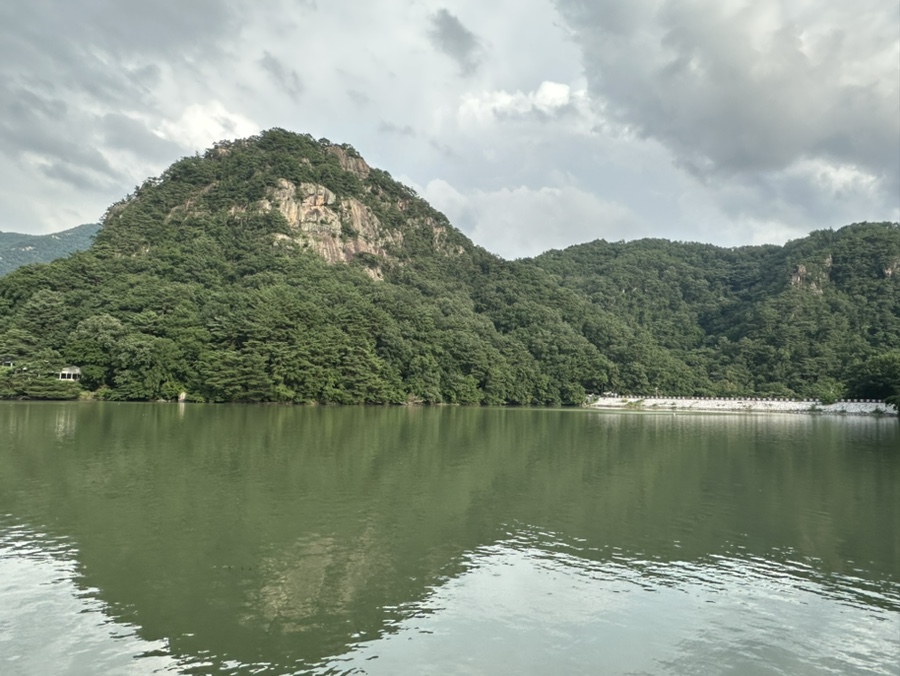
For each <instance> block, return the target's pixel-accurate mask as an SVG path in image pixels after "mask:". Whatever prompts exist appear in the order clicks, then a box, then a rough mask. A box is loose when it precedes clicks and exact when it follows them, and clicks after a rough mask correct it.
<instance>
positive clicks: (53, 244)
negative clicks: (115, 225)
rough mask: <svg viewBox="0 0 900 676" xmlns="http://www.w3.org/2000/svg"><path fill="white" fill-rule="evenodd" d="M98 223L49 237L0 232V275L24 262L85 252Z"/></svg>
mask: <svg viewBox="0 0 900 676" xmlns="http://www.w3.org/2000/svg"><path fill="white" fill-rule="evenodd" d="M99 229H100V224H99V223H85V224H84V225H79V226H77V227H75V228H70V229H69V230H63V231H62V232H55V233H53V234H52V235H23V234H20V233H18V232H0V276H2V275H5V274H6V273H7V272H12V271H13V270H15V269H16V268H18V267H21V266H22V265H27V264H28V263H47V262H49V261H52V260H55V259H57V258H62V257H63V256H68V255H69V254H70V253H72V252H73V251H81V250H82V249H87V248H88V247H89V246H90V245H91V238H92V237H93V236H94V233H96V232H97V230H99Z"/></svg>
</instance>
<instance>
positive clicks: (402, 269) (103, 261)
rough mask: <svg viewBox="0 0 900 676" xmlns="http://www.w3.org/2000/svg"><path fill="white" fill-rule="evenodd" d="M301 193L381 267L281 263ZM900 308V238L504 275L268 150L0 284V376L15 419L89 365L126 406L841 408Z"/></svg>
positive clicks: (313, 151)
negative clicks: (349, 206)
mask: <svg viewBox="0 0 900 676" xmlns="http://www.w3.org/2000/svg"><path fill="white" fill-rule="evenodd" d="M342 162H343V163H344V165H346V166H350V167H351V168H353V167H355V169H354V171H348V170H345V169H344V168H342ZM348 163H349V164H348ZM354 163H356V164H354ZM361 166H362V167H364V170H360V169H359V167H361ZM285 180H286V181H289V182H293V183H294V184H299V183H304V182H305V183H313V184H318V185H323V186H325V187H327V188H328V189H329V190H331V191H332V192H333V193H335V195H336V196H337V199H338V201H339V202H340V201H341V200H349V199H353V200H356V204H357V207H360V206H361V208H364V209H366V210H367V211H368V213H369V214H370V216H371V218H372V219H374V220H377V223H378V227H379V228H380V231H381V232H382V234H383V235H384V238H383V241H382V242H380V245H381V246H382V247H383V250H384V251H386V255H381V254H375V253H372V252H371V251H368V252H367V251H362V252H360V253H358V254H355V258H354V259H353V260H352V261H351V263H350V265H341V264H337V265H329V264H327V263H326V262H325V261H324V260H323V259H322V258H320V257H319V256H318V255H316V254H315V253H313V252H312V250H309V249H305V248H304V247H303V246H301V245H298V246H280V245H276V244H278V243H280V242H283V241H285V240H288V241H291V242H294V241H301V240H297V239H295V236H296V234H297V233H296V231H295V230H294V229H292V228H294V227H295V226H292V225H290V224H289V223H288V222H287V221H286V220H285V218H284V217H283V216H282V215H281V212H280V211H278V210H277V209H272V208H271V205H268V200H269V198H270V197H271V195H272V193H271V190H272V189H273V188H275V187H276V186H278V185H279V184H280V182H283V181H285ZM282 184H283V183H282ZM336 208H337V209H340V207H336ZM370 235H371V233H369V234H362V233H359V232H357V231H356V229H355V228H354V227H353V226H352V225H351V224H350V223H349V222H344V221H343V220H342V228H341V233H340V235H339V237H338V239H339V240H340V243H341V246H344V245H346V246H348V247H349V248H348V249H347V250H348V251H351V252H352V251H354V242H357V241H360V240H361V238H363V237H364V236H370ZM357 248H359V249H365V247H362V246H360V247H357ZM351 255H353V254H351ZM373 277H378V278H379V281H374V279H373ZM898 285H900V229H898V227H897V226H896V225H895V224H857V225H853V226H848V227H846V228H843V229H841V230H838V231H836V232H832V231H820V232H816V233H813V234H812V235H810V237H808V238H804V239H802V240H798V241H796V242H790V243H789V244H788V245H786V246H785V247H774V246H766V247H744V248H740V249H721V248H718V247H713V246H708V245H700V244H683V243H672V242H666V241H662V240H642V241H639V242H630V243H618V244H610V243H607V242H603V241H598V242H593V243H590V244H585V245H580V246H577V247H571V248H569V249H567V250H565V251H554V252H548V253H547V254H544V255H542V256H539V257H538V258H536V259H533V260H524V261H514V262H510V261H504V260H502V259H500V258H498V257H496V256H493V255H491V254H490V253H488V252H487V251H484V250H483V249H480V248H478V247H475V246H474V245H472V243H471V242H470V241H469V240H468V239H467V238H466V237H465V236H464V235H463V234H462V233H460V232H459V231H458V230H456V229H455V228H453V227H452V226H451V225H450V224H449V222H448V221H447V219H446V218H445V217H444V216H443V215H442V214H440V213H439V212H437V211H435V210H434V209H433V208H432V207H431V206H430V205H428V204H427V203H426V202H425V201H424V200H422V199H421V198H419V197H418V196H417V195H416V194H415V192H414V191H412V190H411V189H409V188H407V187H405V186H403V185H401V184H399V183H397V182H396V181H394V180H393V179H392V178H391V177H390V175H389V174H388V173H387V172H384V171H379V170H377V169H369V168H367V167H365V165H364V163H362V160H361V159H360V158H359V156H358V154H357V153H356V152H355V150H353V149H352V148H351V147H349V146H335V145H334V144H332V143H330V142H328V141H324V140H322V141H315V140H313V139H312V138H311V137H309V136H305V135H298V134H292V133H289V132H286V131H284V130H280V129H274V130H270V131H267V132H264V133H262V134H260V135H259V136H257V137H254V138H251V139H245V140H241V141H233V142H223V143H219V144H217V145H216V146H215V147H213V148H212V149H210V150H209V151H208V152H206V153H205V154H204V155H203V156H194V157H187V158H183V159H181V160H179V161H178V162H176V163H175V164H173V165H172V166H171V167H170V168H169V169H167V170H166V171H165V172H164V173H163V174H162V176H160V177H159V178H155V179H148V180H147V181H145V182H144V183H143V184H142V185H141V186H138V187H136V188H135V190H134V192H133V193H132V194H131V195H129V196H128V197H127V198H126V199H124V200H122V201H121V202H119V203H117V204H114V205H113V206H111V207H110V209H109V210H108V211H107V214H106V215H105V217H104V220H103V227H102V229H101V230H100V231H99V232H98V233H97V235H96V238H95V242H94V244H93V246H92V247H91V248H90V249H89V250H87V251H82V252H79V253H76V254H73V255H71V256H69V257H68V258H65V259H62V260H58V261H56V262H54V263H52V264H49V265H28V266H24V267H21V268H19V269H17V270H16V271H14V272H12V273H10V274H9V275H6V276H4V277H2V278H0V362H12V363H14V364H15V366H14V367H13V368H12V369H6V370H4V371H2V372H0V397H55V396H59V397H69V396H76V395H77V392H78V386H77V385H74V384H73V383H71V382H62V381H58V380H56V379H55V377H53V376H52V374H53V370H52V369H55V368H56V369H58V368H61V367H62V366H64V365H68V364H74V365H78V366H80V367H81V370H82V379H81V381H80V385H81V387H82V388H84V389H86V390H90V391H93V392H95V395H94V396H97V397H100V398H107V399H127V400H157V399H166V400H171V399H174V398H177V397H178V396H179V395H180V394H181V393H182V392H184V393H185V394H186V396H187V398H188V400H191V401H223V402H224V401H242V402H291V403H306V402H319V403H323V404H360V403H368V404H378V403H403V402H421V403H430V404H438V403H448V404H484V405H503V404H519V405H529V404H544V405H557V404H566V405H571V404H580V403H581V402H582V400H583V398H584V395H585V393H586V392H601V391H606V390H610V389H611V390H615V391H618V392H623V393H629V394H637V395H645V396H648V395H653V394H656V393H660V394H667V395H700V396H714V395H719V396H741V395H744V396H746V395H755V396H765V395H769V396H789V397H792V396H801V395H802V396H811V397H817V398H819V399H821V400H823V401H827V400H831V399H834V398H838V397H840V396H841V395H842V394H843V393H844V391H845V388H846V385H845V384H846V383H850V384H851V389H852V391H854V392H856V391H860V392H862V391H863V390H865V391H867V392H869V391H873V389H872V388H873V387H875V385H876V384H877V383H880V382H882V381H880V380H878V378H880V377H882V376H881V375H878V374H882V375H883V374H884V373H885V372H886V371H885V369H887V368H888V366H889V362H890V358H888V357H884V358H881V357H879V355H885V354H888V355H890V354H893V352H891V351H892V350H893V351H896V350H898V349H900V289H898ZM879 359H880V361H879ZM885 359H887V361H885ZM890 363H892V362H890ZM26 365H27V366H28V368H27V370H25V369H24V367H25V366H26ZM879 369H881V370H880V371H879ZM888 370H889V369H888ZM864 377H865V378H868V380H865V378H864ZM885 377H887V376H885ZM891 382H893V381H891ZM879 387H880V386H879ZM879 392H881V390H879ZM891 392H893V390H891V391H885V393H884V396H888V395H890V394H891ZM858 396H864V395H862V394H860V395H858ZM879 396H881V395H879Z"/></svg>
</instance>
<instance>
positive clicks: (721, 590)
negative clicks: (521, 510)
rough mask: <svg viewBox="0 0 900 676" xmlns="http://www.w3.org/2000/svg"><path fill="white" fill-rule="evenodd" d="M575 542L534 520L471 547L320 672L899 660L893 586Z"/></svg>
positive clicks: (870, 669)
mask: <svg viewBox="0 0 900 676" xmlns="http://www.w3.org/2000/svg"><path fill="white" fill-rule="evenodd" d="M580 549H581V547H580V546H579V545H577V544H575V545H572V544H567V543H565V542H563V541H561V540H559V539H557V538H556V537H554V536H552V535H550V534H546V533H538V532H534V531H520V532H518V533H517V534H516V535H515V536H513V537H511V538H509V539H507V540H504V541H502V542H499V543H497V544H494V545H491V546H489V547H482V548H479V549H478V550H477V551H475V552H472V553H471V554H469V555H468V556H467V557H466V559H467V562H466V566H467V570H466V572H465V573H463V574H462V575H461V576H459V577H458V578H456V579H454V580H451V581H449V582H447V583H446V584H445V585H443V586H441V587H439V588H437V589H435V590H434V591H433V593H432V594H430V595H429V596H428V597H427V598H426V599H425V600H423V601H422V602H421V603H418V604H414V605H412V606H410V607H408V608H407V609H406V612H407V613H408V615H409V617H408V618H407V619H404V620H402V621H400V622H397V623H395V624H394V625H392V626H391V627H390V629H389V631H387V632H386V633H385V636H384V637H382V638H380V639H378V640H376V641H371V642H367V643H363V644H359V645H357V646H356V647H355V648H354V649H353V650H352V651H351V652H349V653H348V654H345V655H342V656H339V657H335V658H334V659H332V660H330V661H328V662H327V664H326V665H325V669H324V670H325V671H329V672H330V673H342V674H344V673H346V674H351V673H352V674H360V673H365V674H372V675H373V676H375V675H378V674H397V673H415V674H482V673H517V674H549V673H573V674H574V673H604V674H613V673H621V674H624V673H627V674H718V673H763V672H764V673H776V674H777V673H782V674H800V673H841V674H886V675H888V674H895V673H896V665H897V664H898V663H900V642H898V640H897V637H898V635H900V615H898V614H897V611H898V610H900V589H898V588H897V586H896V585H893V591H892V592H891V594H890V596H885V595H884V594H883V593H877V592H875V593H874V595H875V596H877V597H878V600H879V602H880V603H879V604H878V605H880V606H882V607H879V608H875V607H873V606H872V605H870V604H869V603H866V600H867V599H865V598H863V597H861V596H860V594H859V592H858V589H857V588H856V585H855V582H856V581H855V580H849V579H848V580H844V581H842V584H840V585H839V587H838V588H837V589H836V588H835V587H831V586H825V585H823V584H821V583H820V582H817V581H816V578H817V577H818V575H817V573H816V572H815V569H814V568H813V567H812V566H809V565H807V564H804V563H802V562H797V561H790V560H788V561H786V562H785V563H783V564H779V563H776V562H775V561H774V559H779V558H786V557H784V556H782V555H776V556H774V557H773V558H772V559H759V558H731V557H725V556H716V557H711V558H710V559H708V560H705V561H699V562H697V561H658V560H653V559H652V558H651V559H640V558H628V557H626V556H624V555H622V554H620V553H613V557H612V558H609V559H603V560H596V559H586V558H582V557H580V556H578V555H577V554H576V553H575V552H578V551H579V550H580ZM892 611H893V612H892ZM500 646H502V649H500V648H499V647H500Z"/></svg>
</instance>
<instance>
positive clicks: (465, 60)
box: [428, 9, 483, 75]
mask: <svg viewBox="0 0 900 676" xmlns="http://www.w3.org/2000/svg"><path fill="white" fill-rule="evenodd" d="M428 36H429V38H431V44H432V45H433V46H434V48H435V49H437V50H438V51H440V52H442V53H444V54H446V55H447V56H449V57H450V58H451V59H453V60H454V61H456V64H457V65H458V66H459V70H460V72H461V73H462V74H463V75H471V74H472V73H474V72H475V71H476V70H477V69H478V66H479V65H480V63H481V60H482V58H483V49H482V46H481V42H480V41H479V40H478V38H477V37H476V35H475V34H474V33H473V32H472V31H470V30H469V29H468V28H466V27H465V26H464V25H463V24H462V22H461V21H460V20H459V19H457V18H456V17H455V16H454V15H453V14H451V13H450V12H449V11H448V10H447V9H439V10H438V11H437V12H435V13H434V14H433V15H432V16H431V27H430V29H429V31H428Z"/></svg>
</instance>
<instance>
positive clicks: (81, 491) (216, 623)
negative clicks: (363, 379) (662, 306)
mask: <svg viewBox="0 0 900 676" xmlns="http://www.w3.org/2000/svg"><path fill="white" fill-rule="evenodd" d="M898 517H900V424H898V423H897V421H896V419H884V420H878V419H872V418H852V417H814V416H800V415H797V416H790V415H785V416H774V415H773V416H748V415H730V416H712V415H681V414H679V415H671V414H665V415H653V414H627V413H602V412H596V411H581V410H576V411H548V410H496V409H459V408H441V409H421V408H411V409H407V408H288V407H255V406H199V405H197V406H191V405H188V406H178V405H173V404H170V405H151V404H143V405H140V404H137V405H132V404H98V403H83V404H27V403H0V673H2V674H26V675H31V674H105V673H109V674H119V673H122V674H145V673H154V672H156V673H170V672H171V673H196V674H206V673H210V674H218V673H235V674H238V673H241V674H242V673H265V674H270V673H271V674H284V673H312V674H324V673H328V674H339V673H369V674H820V673H821V674H854V673H858V674H873V673H874V674H898V673H900V666H898V665H900V523H898Z"/></svg>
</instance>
